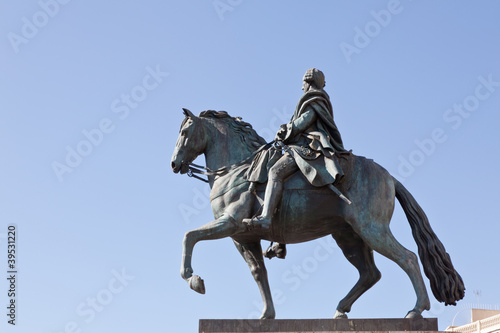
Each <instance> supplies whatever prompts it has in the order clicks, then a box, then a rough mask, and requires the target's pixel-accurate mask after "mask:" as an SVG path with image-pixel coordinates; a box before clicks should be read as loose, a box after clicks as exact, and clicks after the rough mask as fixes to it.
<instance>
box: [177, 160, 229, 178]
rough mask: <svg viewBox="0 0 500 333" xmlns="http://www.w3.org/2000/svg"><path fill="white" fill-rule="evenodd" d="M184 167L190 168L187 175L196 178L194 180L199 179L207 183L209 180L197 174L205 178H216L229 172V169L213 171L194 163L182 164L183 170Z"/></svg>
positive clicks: (223, 168)
mask: <svg viewBox="0 0 500 333" xmlns="http://www.w3.org/2000/svg"><path fill="white" fill-rule="evenodd" d="M182 166H186V167H187V168H188V172H187V173H186V174H187V175H188V176H189V177H194V178H196V179H199V180H201V181H203V182H205V183H208V182H209V181H208V179H205V178H202V177H200V176H198V175H196V174H201V175H205V176H214V177H215V176H222V175H223V174H225V173H226V172H227V169H228V168H227V167H222V168H220V169H218V170H215V171H213V170H210V169H209V168H207V167H205V166H202V165H198V164H194V163H192V162H191V163H186V162H182V164H181V169H182ZM204 170H205V171H204Z"/></svg>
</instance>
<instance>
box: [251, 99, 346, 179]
mask: <svg viewBox="0 0 500 333" xmlns="http://www.w3.org/2000/svg"><path fill="white" fill-rule="evenodd" d="M283 143H285V144H286V145H287V146H288V147H289V148H290V150H289V153H290V154H291V155H292V156H293V157H294V159H295V161H296V163H297V165H298V167H299V169H300V171H301V172H302V174H303V175H304V176H305V177H306V178H307V180H308V181H309V182H310V183H311V184H312V185H314V186H318V187H319V186H324V185H327V184H332V183H334V182H335V180H339V179H340V178H341V177H342V176H343V175H344V173H343V172H342V169H341V167H340V164H339V161H338V159H337V156H336V155H335V153H336V152H345V149H344V145H343V143H342V138H341V136H340V132H339V130H338V128H337V126H336V124H335V122H334V120H333V110H332V105H331V103H330V98H329V96H328V94H327V93H326V92H325V91H324V90H322V89H321V90H317V89H311V90H309V91H308V92H306V93H305V94H304V95H303V96H302V97H301V98H300V100H299V102H298V104H297V107H296V108H295V112H294V114H293V116H292V119H291V120H290V122H289V123H288V124H287V127H286V134H285V136H284V139H283ZM276 160H277V158H276V157H275V158H273V156H272V155H271V154H270V153H269V152H267V153H262V154H259V155H258V156H256V158H255V160H254V161H253V163H252V165H251V166H250V169H249V172H248V173H247V177H248V180H250V181H253V182H260V183H262V182H265V181H266V180H267V171H268V170H269V169H270V168H271V166H272V164H273V162H275V161H276Z"/></svg>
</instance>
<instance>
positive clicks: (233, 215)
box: [172, 71, 465, 318]
mask: <svg viewBox="0 0 500 333" xmlns="http://www.w3.org/2000/svg"><path fill="white" fill-rule="evenodd" d="M308 72H309V71H308ZM318 72H319V71H318ZM314 73H315V72H314V71H313V72H312V73H311V74H312V81H313V82H314V87H312V85H311V88H309V89H310V90H308V89H304V90H305V94H304V97H303V98H302V99H301V101H300V102H299V105H298V110H296V112H295V114H294V116H293V117H292V121H291V122H290V124H289V125H288V126H287V130H286V131H285V130H281V131H279V132H278V135H277V139H279V140H284V141H285V143H281V144H280V143H279V141H278V143H277V144H278V145H281V146H280V148H276V147H275V145H276V143H274V144H273V143H269V144H266V142H265V141H264V139H263V138H261V137H260V136H259V135H258V134H257V133H256V132H255V131H254V130H253V129H252V126H251V125H250V124H248V123H246V122H244V121H243V120H242V119H241V118H238V117H231V116H229V115H228V114H227V113H226V112H224V111H219V112H216V111H203V112H201V113H200V115H199V116H195V115H194V114H193V113H192V112H190V111H189V110H186V109H184V114H185V118H184V120H183V122H182V124H181V129H180V132H179V138H178V140H177V144H176V147H175V150H174V153H173V156H172V169H173V171H174V172H175V173H178V172H180V173H182V174H184V173H188V174H191V175H192V173H193V172H195V173H196V172H201V173H205V174H206V175H208V182H209V184H210V187H211V192H210V200H211V205H212V210H213V212H214V217H215V220H214V221H212V222H210V223H208V224H206V225H204V226H202V227H200V228H197V229H194V230H191V231H188V232H187V233H186V234H185V236H184V241H183V256H182V266H181V276H182V278H183V279H185V280H186V281H187V282H188V284H189V286H190V287H191V288H192V289H193V290H195V291H197V292H199V293H202V294H203V293H205V285H204V282H203V280H202V279H201V278H200V277H199V276H197V275H193V269H192V268H191V256H192V252H193V247H194V245H195V244H196V243H197V242H199V241H202V240H209V239H220V238H225V237H231V238H232V239H233V241H234V243H235V245H236V248H237V249H238V250H239V251H240V253H241V255H242V256H243V258H244V259H245V261H246V262H247V264H248V266H249V267H250V270H251V272H252V274H253V277H254V279H255V281H256V282H257V285H258V287H259V289H260V292H261V295H262V299H263V301H264V309H263V313H262V316H261V318H274V317H275V309H274V305H273V300H272V297H271V291H270V287H269V282H268V279H267V271H266V268H265V265H264V257H263V254H262V247H261V244H260V242H261V240H263V239H264V240H268V241H273V242H278V243H281V244H293V243H301V242H307V241H310V240H313V239H317V238H320V237H324V236H326V235H332V237H333V238H334V239H335V240H336V242H337V244H338V245H339V247H340V248H341V250H342V252H343V253H344V255H345V257H346V258H347V260H349V262H350V263H351V264H353V265H354V266H355V267H356V268H357V269H358V271H359V275H360V276H359V280H358V281H357V283H356V284H355V285H354V287H353V288H352V289H351V290H350V291H349V293H348V294H347V295H346V296H345V297H344V298H343V299H342V300H341V301H340V302H339V304H338V305H337V310H336V312H335V315H334V318H346V317H347V315H346V313H347V312H349V311H350V310H351V306H352V304H353V303H354V302H355V301H356V300H357V299H358V298H359V297H360V296H361V295H362V294H363V293H364V292H365V291H367V290H368V289H369V288H371V287H372V286H373V285H374V284H375V283H376V282H377V281H378V280H379V279H380V272H379V270H378V269H377V267H376V266H375V263H374V260H373V251H377V252H379V253H380V254H382V255H384V256H386V257H387V258H389V259H391V260H393V261H394V262H396V263H397V264H398V265H399V266H400V267H401V268H402V269H403V270H404V271H405V272H406V274H407V275H408V276H409V278H410V280H411V282H412V285H413V288H414V290H415V294H416V297H417V301H416V304H415V306H414V308H413V309H411V310H410V311H409V312H408V314H407V315H406V317H407V318H417V317H421V313H422V312H423V311H424V310H429V308H430V301H429V297H428V295H427V290H426V288H425V284H424V281H423V279H422V275H421V273H420V268H419V264H418V259H417V256H416V255H415V254H414V253H413V252H411V251H409V250H407V249H406V248H404V247H403V246H402V245H401V244H400V243H399V242H398V241H397V240H396V239H395V238H394V236H393V235H392V233H391V231H390V229H389V222H390V219H391V217H392V212H393V210H394V204H395V199H396V198H397V199H398V201H399V202H400V204H401V206H402V208H403V210H404V212H405V214H406V216H407V218H408V221H409V223H410V226H411V229H412V234H413V236H414V239H415V242H416V243H417V246H418V252H419V256H420V259H421V261H422V265H423V268H424V272H425V274H426V276H427V277H428V278H429V280H430V284H431V289H432V292H433V294H434V296H435V297H436V299H437V300H438V301H440V302H444V303H445V304H447V305H449V304H453V305H454V304H456V301H458V300H460V299H462V298H463V297H464V291H465V287H464V284H463V281H462V278H461V277H460V275H459V274H458V273H457V272H456V271H455V269H454V267H453V264H452V262H451V259H450V256H449V255H448V253H446V250H445V248H444V246H443V244H442V243H441V242H440V241H439V239H438V238H437V236H436V235H435V233H434V232H433V230H432V228H431V226H430V224H429V221H428V220H427V217H426V215H425V213H424V211H423V210H422V208H421V207H420V206H419V205H418V203H417V202H416V201H415V199H414V198H413V197H412V195H411V194H410V193H409V192H408V190H406V189H405V187H404V186H403V185H402V184H401V183H400V182H399V181H397V180H396V179H395V178H394V177H392V176H391V175H390V174H389V173H388V172H387V171H386V170H385V169H384V168H382V167H381V166H380V165H378V164H377V163H375V162H374V161H373V160H370V159H366V158H364V157H362V156H356V155H354V154H352V153H351V152H348V151H345V149H344V148H343V145H342V140H341V138H340V134H338V130H337V129H336V126H335V124H334V122H333V115H332V114H331V105H330V104H329V99H328V95H326V93H325V92H324V91H323V90H322V88H323V87H322V84H321V75H320V76H319V77H318V76H315V74H314ZM316 73H317V72H316ZM307 75H308V74H307V73H306V77H305V80H304V81H305V83H308V84H310V81H309V80H310V79H309V78H308V77H307ZM323 82H324V78H323ZM306 88H307V87H306ZM319 88H321V89H319ZM309 91H311V92H313V93H314V94H312V93H311V94H308V93H309ZM316 97H317V99H314V98H316ZM309 99H314V103H311V102H307V101H308V100H309ZM303 106H304V107H303ZM308 108H312V109H314V112H313V113H308V114H307V116H305V115H306V112H304V111H305V110H308ZM319 108H321V110H320V111H318V109H319ZM302 116H305V117H306V118H307V117H311V118H316V119H315V120H314V121H311V122H310V124H311V126H310V127H307V128H306V129H305V130H304V128H301V129H297V127H298V126H299V127H300V124H302V120H299V119H303V118H301V117H302ZM330 116H331V118H330ZM297 120H299V121H297ZM304 123H306V122H304ZM307 124H309V123H307ZM332 125H333V126H332ZM294 126H295V128H294ZM316 130H318V131H316ZM316 132H322V133H321V134H316ZM294 133H302V134H301V135H300V136H299V137H296V136H295V135H294ZM283 148H284V149H285V153H284V154H283V152H282V149H283ZM201 154H204V155H205V159H206V163H207V167H201V168H203V169H205V171H202V170H200V169H199V168H200V167H199V166H196V165H194V164H193V163H192V161H194V159H195V158H196V157H197V156H199V155H201ZM287 154H288V155H289V156H287ZM292 156H293V158H292ZM309 157H314V158H311V159H308V158H309ZM316 160H319V161H317V162H315V161H316ZM311 161H313V162H311ZM276 162H278V163H279V164H277V165H282V164H285V167H284V169H285V171H286V172H283V174H281V175H279V176H281V178H286V181H285V182H284V183H283V184H282V185H278V186H280V187H281V192H282V195H281V200H279V198H276V199H277V200H276V201H275V202H274V203H271V205H275V206H276V210H275V213H274V215H272V213H273V209H272V208H273V207H272V206H271V205H270V204H269V201H268V202H267V206H266V202H265V200H269V199H267V198H266V199H264V197H265V196H266V195H267V194H266V192H267V190H266V189H265V187H266V185H265V184H264V183H262V184H260V182H259V181H260V180H262V179H263V178H266V177H267V174H268V170H273V163H276ZM316 163H318V164H316ZM311 165H312V166H311ZM309 167H310V168H309ZM313 167H314V168H315V169H314V170H313ZM293 170H300V171H301V172H295V173H293V174H292V171H293ZM342 175H343V177H342ZM273 177H274V176H273V173H272V172H271V176H270V178H273ZM277 178H278V180H277V182H278V183H281V181H280V180H279V179H281V178H280V177H277ZM274 181H276V179H274ZM332 183H334V186H333V185H332ZM255 185H256V186H255ZM269 186H271V185H269ZM272 186H275V185H272ZM273 190H275V189H271V191H273ZM279 191H280V189H278V192H279ZM271 193H272V192H271ZM344 195H345V196H344ZM347 198H349V199H347ZM262 204H263V205H264V207H265V209H266V210H267V216H266V211H264V212H263V213H262V215H263V218H262V219H261V218H258V219H257V220H256V221H255V222H256V223H255V224H254V223H253V222H254V221H253V220H251V221H249V222H250V223H249V224H245V223H243V220H244V219H247V218H249V217H251V216H258V215H259V213H260V210H261V208H262ZM271 215H272V219H271ZM266 218H268V219H269V220H268V221H266V220H265V219H266ZM262 220H264V221H262ZM271 221H272V222H271ZM247 222H248V221H247ZM259 226H262V227H259Z"/></svg>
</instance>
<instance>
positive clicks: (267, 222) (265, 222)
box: [252, 153, 298, 228]
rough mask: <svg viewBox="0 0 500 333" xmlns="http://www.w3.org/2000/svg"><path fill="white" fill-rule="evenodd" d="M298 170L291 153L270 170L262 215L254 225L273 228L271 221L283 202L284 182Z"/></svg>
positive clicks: (254, 221) (256, 219)
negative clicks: (279, 204) (281, 201)
mask: <svg viewBox="0 0 500 333" xmlns="http://www.w3.org/2000/svg"><path fill="white" fill-rule="evenodd" d="M297 170H298V166H297V163H296V162H295V160H294V158H293V157H292V156H291V155H290V154H289V153H285V155H283V157H281V158H280V159H279V160H278V161H277V162H276V164H275V165H274V166H273V167H272V168H271V169H270V170H269V178H268V180H267V186H266V193H265V195H264V205H263V207H262V214H261V216H259V217H257V218H255V219H254V220H252V222H253V223H256V224H259V225H261V226H262V227H264V228H269V227H270V226H271V219H272V217H273V215H274V212H275V211H276V207H277V206H278V203H279V202H280V200H281V194H282V192H283V183H284V180H285V179H286V178H288V177H289V176H291V175H292V174H293V173H294V172H295V171H297Z"/></svg>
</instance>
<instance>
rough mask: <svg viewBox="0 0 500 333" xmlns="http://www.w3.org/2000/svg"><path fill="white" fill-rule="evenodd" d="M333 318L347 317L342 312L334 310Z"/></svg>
mask: <svg viewBox="0 0 500 333" xmlns="http://www.w3.org/2000/svg"><path fill="white" fill-rule="evenodd" d="M333 319H347V315H346V314H345V313H344V312H340V311H339V310H337V311H335V315H333Z"/></svg>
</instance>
